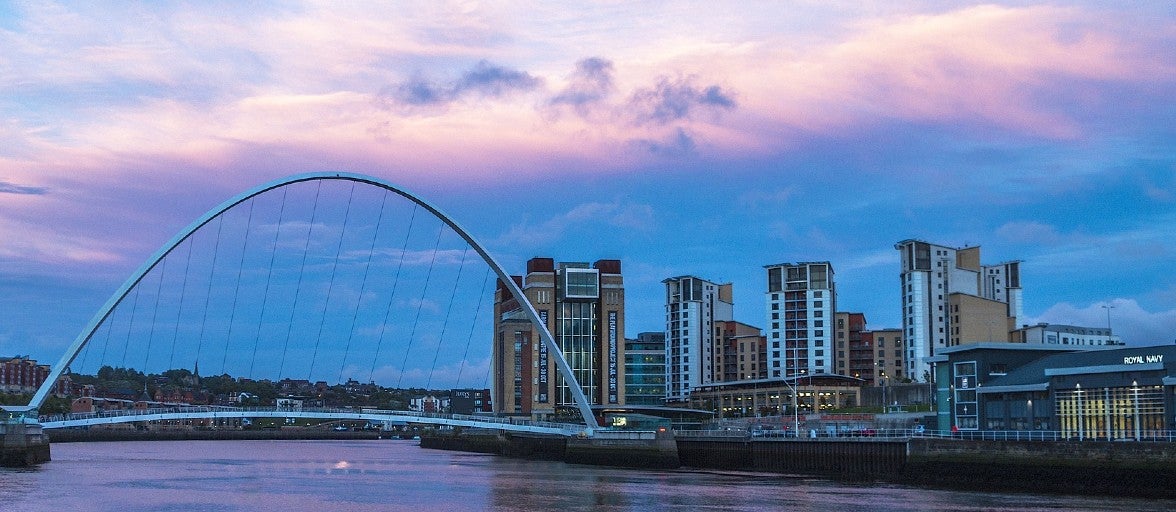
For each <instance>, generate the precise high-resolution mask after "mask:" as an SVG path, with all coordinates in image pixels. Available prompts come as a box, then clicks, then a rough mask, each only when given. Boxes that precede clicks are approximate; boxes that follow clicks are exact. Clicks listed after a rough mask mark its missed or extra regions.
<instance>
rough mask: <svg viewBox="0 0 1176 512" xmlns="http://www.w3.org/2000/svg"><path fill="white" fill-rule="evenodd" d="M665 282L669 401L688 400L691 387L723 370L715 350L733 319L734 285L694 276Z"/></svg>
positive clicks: (707, 380) (705, 382) (701, 383)
mask: <svg viewBox="0 0 1176 512" xmlns="http://www.w3.org/2000/svg"><path fill="white" fill-rule="evenodd" d="M662 283H664V284H665V285H666V402H678V403H685V402H687V401H688V400H689V398H690V390H691V389H693V388H695V387H698V386H701V385H705V384H711V383H713V382H714V381H715V380H716V375H721V372H722V369H721V368H720V367H719V366H718V364H719V361H718V360H717V355H716V351H717V350H718V349H719V347H720V342H721V338H720V337H721V335H722V333H721V330H720V329H718V328H717V326H716V324H715V322H720V321H731V320H733V318H732V315H733V314H734V304H733V302H732V297H731V284H730V283H727V284H715V283H712V282H710V281H707V280H705V279H701V278H698V277H695V276H680V277H673V278H670V279H666V280H665V281H662Z"/></svg>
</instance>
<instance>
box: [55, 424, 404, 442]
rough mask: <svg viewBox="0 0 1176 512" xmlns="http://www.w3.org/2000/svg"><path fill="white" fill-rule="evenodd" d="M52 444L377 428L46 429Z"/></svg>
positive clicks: (367, 434)
mask: <svg viewBox="0 0 1176 512" xmlns="http://www.w3.org/2000/svg"><path fill="white" fill-rule="evenodd" d="M45 435H47V436H48V437H49V440H50V441H51V442H54V443H77V442H96V441H229V440H316V439H379V438H380V435H381V434H380V432H377V431H363V430H359V431H351V430H348V431H335V430H325V429H303V428H299V429H274V430H264V429H258V430H231V429H224V430H179V429H177V430H131V429H90V430H82V429H54V430H47V431H45Z"/></svg>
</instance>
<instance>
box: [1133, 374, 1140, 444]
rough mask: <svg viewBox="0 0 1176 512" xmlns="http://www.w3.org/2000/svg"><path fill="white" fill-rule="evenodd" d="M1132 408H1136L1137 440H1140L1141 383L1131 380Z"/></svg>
mask: <svg viewBox="0 0 1176 512" xmlns="http://www.w3.org/2000/svg"><path fill="white" fill-rule="evenodd" d="M1131 394H1132V395H1133V396H1132V399H1133V400H1132V404H1133V406H1132V409H1134V410H1135V440H1136V441H1138V440H1139V437H1140V436H1139V383H1138V382H1136V381H1131Z"/></svg>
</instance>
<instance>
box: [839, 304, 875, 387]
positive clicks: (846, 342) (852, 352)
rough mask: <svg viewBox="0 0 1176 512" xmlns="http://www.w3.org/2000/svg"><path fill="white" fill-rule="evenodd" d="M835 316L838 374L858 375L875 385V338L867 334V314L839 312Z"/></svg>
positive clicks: (869, 383) (867, 382)
mask: <svg viewBox="0 0 1176 512" xmlns="http://www.w3.org/2000/svg"><path fill="white" fill-rule="evenodd" d="M834 318H836V320H837V322H836V324H837V327H836V328H837V331H836V332H837V334H836V338H837V342H836V343H837V355H836V359H835V361H836V363H837V374H838V375H848V376H850V377H857V378H859V379H862V380H864V381H865V385H867V386H873V385H874V382H875V379H874V373H875V372H874V366H875V362H874V349H873V343H872V342H873V338H871V337H869V336H866V335H865V334H866V315H864V314H862V313H847V312H838V313H836V314H835V315H834Z"/></svg>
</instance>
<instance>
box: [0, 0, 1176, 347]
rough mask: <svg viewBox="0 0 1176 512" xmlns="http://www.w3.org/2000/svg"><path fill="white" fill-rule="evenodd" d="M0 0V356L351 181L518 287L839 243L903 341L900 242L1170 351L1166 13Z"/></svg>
mask: <svg viewBox="0 0 1176 512" xmlns="http://www.w3.org/2000/svg"><path fill="white" fill-rule="evenodd" d="M338 4H339V3H338V2H322V3H315V2H307V3H297V4H295V3H286V2H283V3H280V4H275V5H268V4H256V5H255V4H254V3H247V4H242V3H239V2H224V3H221V4H214V3H205V2H202V3H197V4H166V5H157V4H155V3H148V4H145V5H139V4H123V3H115V4H103V5H94V6H91V5H90V4H88V3H81V4H76V5H75V4H70V3H66V4H55V3H49V2H28V3H25V2H15V3H0V48H2V49H3V50H2V51H0V354H2V355H13V354H17V353H20V354H31V355H33V356H34V357H35V358H38V359H41V360H44V361H55V360H56V359H57V358H58V357H60V355H61V353H62V352H63V350H64V347H65V346H66V345H68V344H69V342H70V341H72V339H73V337H74V336H76V335H77V333H78V331H80V330H81V329H82V327H83V326H84V324H85V323H86V321H87V320H88V319H89V317H90V316H91V315H92V314H93V313H94V312H95V311H96V310H97V309H98V308H99V307H100V306H101V305H102V303H103V302H105V300H106V298H107V297H108V296H109V294H110V293H112V292H113V291H114V290H115V289H116V288H117V287H118V286H119V284H121V282H122V280H123V279H125V278H126V277H127V276H128V275H130V273H131V272H132V271H134V269H135V268H137V267H138V266H139V265H140V264H141V263H142V261H143V260H144V259H146V257H147V256H148V255H149V254H151V253H152V252H153V251H154V250H155V249H157V248H158V247H159V246H160V245H161V244H162V243H163V242H165V241H166V240H167V239H168V238H170V237H171V236H172V235H173V234H174V233H176V232H177V231H178V230H180V229H181V228H183V227H184V226H186V225H187V224H188V223H189V222H191V221H192V220H193V219H195V218H197V217H199V216H200V215H201V214H203V213H204V212H205V211H206V210H208V209H209V208H211V207H213V206H215V205H216V204H218V203H219V202H220V201H222V200H224V199H226V198H228V197H230V196H232V195H234V194H236V193H238V192H240V191H242V190H244V189H246V188H249V187H251V186H254V185H257V184H260V183H263V182H265V181H268V180H271V179H274V178H276V177H280V176H284V175H289V174H294V173H300V172H307V171H320V170H343V171H350V172H357V173H363V174H371V175H375V176H379V177H382V178H385V179H387V180H390V181H392V182H395V183H399V184H401V185H403V186H405V187H407V188H409V189H411V190H414V191H416V192H418V193H419V194H421V195H423V196H425V197H427V198H429V199H430V200H431V201H433V202H434V203H436V204H437V205H439V206H440V207H441V208H443V209H445V210H446V211H448V212H449V213H451V214H452V215H453V216H455V217H456V218H457V219H458V220H459V221H460V222H462V223H463V224H464V225H465V226H466V227H467V228H469V229H470V230H471V231H472V232H473V234H474V235H475V236H476V237H478V238H479V239H481V240H482V241H483V242H485V243H486V245H487V246H488V247H489V249H490V250H491V251H492V252H494V253H495V254H496V255H497V257H498V258H499V260H500V261H502V262H503V263H504V264H506V265H507V266H508V267H510V268H511V269H513V270H514V271H516V272H521V271H522V270H523V264H524V262H525V261H526V260H527V259H528V258H531V257H533V256H550V257H554V258H556V259H557V260H564V261H594V260H596V259H601V258H617V259H620V260H622V262H623V270H624V273H625V279H626V285H627V293H628V307H627V315H628V319H629V320H628V324H627V331H628V332H627V333H626V334H628V335H630V336H633V335H635V334H636V333H638V332H641V331H648V330H661V329H662V328H663V327H664V325H663V321H662V318H663V312H662V309H663V304H662V303H663V289H662V285H661V280H662V279H665V278H667V277H670V276H674V275H681V274H694V275H698V276H700V277H704V278H708V279H711V280H714V281H720V282H726V281H730V282H733V283H734V285H735V290H736V295H735V298H736V305H735V309H736V317H737V319H739V320H742V321H744V322H747V323H751V324H753V325H762V324H763V316H764V313H763V309H764V305H763V304H764V303H763V290H764V286H765V285H764V278H763V276H762V275H761V273H762V266H763V265H765V264H772V263H779V262H788V261H818V260H829V261H831V262H832V264H833V266H834V270H835V271H836V279H837V283H838V287H839V297H838V301H839V302H838V305H839V309H842V310H848V311H861V312H864V313H865V314H866V317H867V319H868V321H869V325H870V326H871V327H876V328H881V327H897V326H899V324H900V322H901V320H900V317H899V311H898V308H899V307H898V288H897V275H898V270H899V269H898V254H897V251H895V250H894V249H893V244H894V243H895V242H897V241H899V240H903V239H907V238H920V239H924V240H928V241H931V242H936V243H941V244H945V245H952V246H962V245H965V244H969V245H974V244H979V245H981V247H982V259H983V260H984V262H985V263H989V262H998V261H1004V260H1012V259H1019V260H1024V262H1025V263H1024V266H1023V285H1024V296H1025V313H1026V315H1027V316H1028V317H1029V319H1030V320H1031V321H1050V322H1058V323H1070V324H1079V325H1093V326H1101V325H1105V324H1106V321H1107V318H1106V311H1107V310H1106V309H1104V308H1102V306H1103V305H1108V304H1113V305H1114V309H1113V310H1112V313H1111V315H1112V317H1111V321H1112V324H1113V327H1114V329H1115V331H1117V332H1118V333H1119V334H1121V335H1122V336H1123V338H1124V340H1125V341H1127V342H1128V343H1129V344H1134V345H1142V344H1158V343H1171V342H1172V341H1173V340H1174V339H1176V272H1173V270H1174V269H1176V237H1173V236H1172V233H1173V232H1176V142H1174V141H1176V121H1174V120H1176V102H1174V101H1173V100H1172V98H1176V50H1174V49H1173V48H1176V4H1173V3H1172V2H1169V1H1154V2H1134V3H1131V5H1129V6H1128V5H1118V3H1110V4H1107V3H1104V2H1095V3H1092V4H1091V5H1087V4H1085V3H1080V2H1056V3H1051V4H1047V5H1038V4H1036V3H1033V2H1007V3H1004V4H1001V5H995V4H973V3H971V2H947V3H945V2H919V1H914V2H877V3H868V2H866V3H863V2H836V1H835V2H808V1H796V2H763V3H754V2H740V3H739V7H738V8H732V7H731V6H732V5H734V4H726V3H722V2H718V3H716V2H672V3H664V2H651V3H648V4H647V3H644V2H616V3H605V4H602V5H595V6H593V5H588V6H584V5H579V4H577V5H575V6H574V7H561V6H557V5H545V4H539V5H531V4H518V5H516V6H514V7H482V6H476V5H470V4H466V3H447V2H432V1H430V2H396V3H394V4H389V5H385V6H380V7H373V6H371V5H369V4H368V3H358V4H350V3H346V4H344V5H338Z"/></svg>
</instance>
